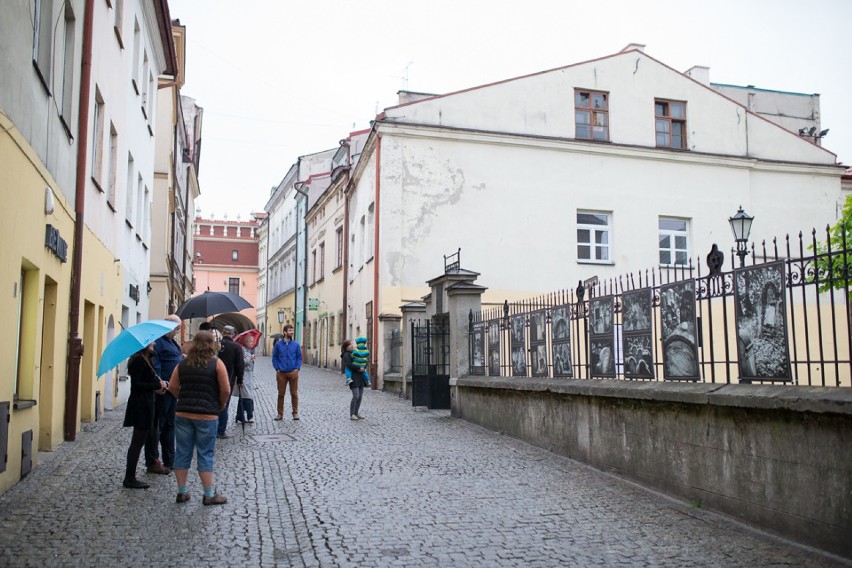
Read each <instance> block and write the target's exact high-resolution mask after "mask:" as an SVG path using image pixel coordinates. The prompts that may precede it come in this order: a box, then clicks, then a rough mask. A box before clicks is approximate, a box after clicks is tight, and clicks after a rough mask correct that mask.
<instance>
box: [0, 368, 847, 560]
mask: <svg viewBox="0 0 852 568" xmlns="http://www.w3.org/2000/svg"><path fill="white" fill-rule="evenodd" d="M256 369H257V371H256V373H257V375H256V384H257V391H258V396H257V398H256V400H255V408H256V416H255V420H256V423H255V424H253V425H248V426H247V427H246V429H245V434H244V435H243V433H242V432H241V430H240V429H239V426H238V425H236V426H235V425H233V422H231V424H230V425H229V435H230V438H228V439H225V440H219V441H218V443H217V448H216V485H217V487H218V489H219V490H220V492H221V493H223V494H224V495H226V496H227V497H228V503H227V504H226V505H224V506H219V507H204V506H202V504H201V485H200V482H199V480H198V476H197V475H196V473H195V471H194V470H193V471H192V472H190V477H189V481H190V483H189V488H190V492H191V494H192V499H191V500H190V501H189V502H188V503H185V504H176V503H175V492H176V485H175V480H174V474H172V475H168V476H162V475H152V474H144V473H142V471H143V470H142V465H143V463H142V462H143V461H144V460H141V461H140V467H139V474H140V475H139V477H140V479H143V480H145V481H146V482H149V483H151V488H150V489H148V490H144V491H140V490H129V489H124V488H123V487H122V485H121V480H122V477H123V473H124V460H125V455H126V451H127V446H128V444H129V441H130V429H123V428H121V422H122V419H123V416H124V409H123V408H121V409H119V410H117V411H112V412H106V413H105V414H104V415H103V416H102V418H101V420H100V421H99V422H97V423H95V424H87V425H84V428H83V431H82V432H81V433H80V434H79V435H78V438H77V441H76V442H74V443H66V444H64V445H63V446H62V447H60V448H59V449H58V450H57V451H56V452H53V453H42V454H40V455H39V460H40V464H39V465H38V467H37V468H35V469H34V471H33V472H32V473H31V474H30V475H29V476H28V477H27V478H25V479H24V480H23V481H22V482H20V483H19V484H18V485H16V486H15V487H13V488H12V489H11V490H9V491H8V492H7V493H6V494H5V495H3V496H2V497H0V546H2V556H0V565H5V566H160V565H162V566H165V565H169V566H214V565H218V566H225V565H228V566H240V565H241V566H590V565H599V566H678V567H682V566H726V567H727V566H749V567H752V566H836V565H843V564H842V563H841V562H840V561H838V560H836V559H834V558H832V557H828V556H823V555H821V554H820V553H818V552H816V551H812V550H809V549H805V548H801V547H798V546H794V545H792V544H789V543H787V542H786V541H782V540H779V539H775V538H772V537H769V536H766V535H763V534H761V533H758V532H755V531H752V530H750V529H748V528H746V527H744V526H742V525H740V524H738V523H735V522H732V521H730V520H728V519H727V518H724V517H720V516H717V515H715V514H712V513H710V512H708V511H705V510H702V509H700V508H693V507H690V506H689V505H688V504H683V503H679V502H676V501H673V500H670V499H667V498H665V497H662V496H660V495H657V494H654V493H651V492H648V491H646V490H644V489H641V488H639V487H637V486H635V485H633V484H630V483H627V482H624V481H623V480H621V479H619V478H617V477H614V476H612V475H608V474H605V473H601V472H598V471H595V470H593V469H591V468H589V467H586V466H584V465H582V464H580V463H577V462H574V461H572V460H569V459H566V458H562V457H559V456H556V455H553V454H551V453H548V452H546V451H544V450H540V449H537V448H534V447H532V446H529V445H527V444H524V443H522V442H518V441H516V440H513V439H509V438H506V437H505V436H501V435H500V434H499V433H495V432H489V431H486V430H483V429H481V428H478V427H476V426H473V425H471V424H468V423H465V422H463V421H459V420H454V419H452V418H450V416H449V412H448V411H425V410H414V409H413V408H412V407H411V403H410V401H406V400H403V399H400V398H398V397H397V396H395V395H391V394H385V393H381V392H376V391H367V392H366V393H365V396H364V403H363V405H362V414H363V415H364V416H365V417H366V419H365V420H361V421H351V420H349V416H348V407H349V406H348V405H349V390H348V389H347V388H346V387H345V386H344V384H343V378H342V376H341V375H339V374H337V373H333V372H329V371H324V370H317V369H313V368H304V369H303V370H302V374H301V378H300V381H299V382H300V385H299V392H300V399H301V400H300V407H301V408H300V414H301V417H302V419H301V420H300V421H298V422H294V421H292V420H291V419H290V412H289V398H288V400H287V404H286V406H285V420H284V421H283V422H275V421H273V417H274V415H275V396H276V395H275V380H274V374H273V372H272V367H271V363H270V360H269V358H262V359H259V360H258V363H257V366H256ZM235 406H236V404H235V401H233V402H232V404H231V413H232V416H233V412H234V408H235Z"/></svg>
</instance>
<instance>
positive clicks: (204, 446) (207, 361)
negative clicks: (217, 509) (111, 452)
mask: <svg viewBox="0 0 852 568" xmlns="http://www.w3.org/2000/svg"><path fill="white" fill-rule="evenodd" d="M165 319H167V320H170V321H175V322H180V319H179V318H178V317H177V316H176V315H169V316H166V318H165ZM177 333H178V328H175V330H174V331H172V332H170V333H168V334H166V335H165V336H163V337H161V338H160V339H158V340H156V341H155V342H154V343H151V344H150V345H148V346H146V347H145V348H143V349H142V350H140V351H139V352H137V353H135V354H134V355H133V356H131V357H130V360H129V361H128V363H127V370H128V373H129V374H130V397H129V399H128V401H127V409H126V412H125V417H124V426H128V427H133V435H132V436H131V442H130V447H129V448H128V450H127V466H126V470H125V476H124V486H125V487H127V488H130V489H147V488H148V487H149V485H148V484H147V483H145V482H143V481H140V480H139V479H137V477H136V468H137V466H138V462H139V456H140V452H141V451H142V448H143V447H144V448H145V464H146V468H147V471H148V472H149V473H159V474H164V475H168V474H169V473H171V472H172V471H173V470H174V472H175V478H176V480H177V484H178V493H177V497H176V501H177V502H178V503H185V502H187V501H189V499H190V494H189V491H188V489H187V476H188V473H189V467H190V465H191V463H192V455H193V452H195V453H196V459H197V467H198V475H199V477H200V478H201V484H202V486H203V489H204V496H203V498H202V502H203V504H204V505H221V504H224V503H226V502H227V498H226V497H225V496H224V495H221V494H219V493H218V492H217V491H216V488H215V485H214V480H213V464H214V454H215V449H216V438H226V437H227V434H226V429H227V426H228V407H229V406H230V399H231V396H232V394H234V396H237V397H238V398H239V401H238V404H237V421H238V422H246V423H252V422H253V421H254V401H253V396H254V395H253V382H254V378H253V370H254V359H255V355H254V346H255V336H254V335H251V334H243V335H242V336H241V338H240V342H239V343H237V342H235V341H234V333H235V329H234V328H233V326H230V325H226V326H225V327H224V328H223V330H222V332H221V333H220V332H219V331H218V330H216V329H215V328H213V327H212V325H210V324H209V323H206V322H205V323H203V324H201V326H199V331H198V333H196V334H195V336H194V337H193V338H192V340H191V341H190V342H188V343H186V344H185V345H184V346H183V347H181V345H179V344H178V342H177V341H176V340H175V336H176V335H177ZM158 446H159V447H161V448H162V459H161V458H160V454H159V451H158V450H159V448H158Z"/></svg>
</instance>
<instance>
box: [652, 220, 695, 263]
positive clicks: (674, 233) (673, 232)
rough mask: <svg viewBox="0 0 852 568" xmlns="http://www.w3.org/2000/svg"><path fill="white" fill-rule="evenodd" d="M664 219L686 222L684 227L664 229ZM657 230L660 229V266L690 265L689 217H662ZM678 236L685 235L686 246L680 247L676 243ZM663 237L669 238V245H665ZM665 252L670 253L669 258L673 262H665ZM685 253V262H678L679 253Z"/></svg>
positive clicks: (658, 243) (658, 246)
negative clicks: (663, 256)
mask: <svg viewBox="0 0 852 568" xmlns="http://www.w3.org/2000/svg"><path fill="white" fill-rule="evenodd" d="M664 221H674V222H678V223H684V225H685V228H684V229H664V228H663V227H662V224H663V222H664ZM657 230H658V235H659V237H658V239H657V248H658V251H659V260H660V266H672V267H674V266H677V267H681V266H688V265H689V219H684V218H682V217H660V218H659V219H658V221H657ZM676 237H683V238H684V240H685V246H684V247H683V248H680V247H678V246H677V245H676ZM663 238H668V239H669V241H668V242H669V246H668V247H664V246H663V242H662V241H663ZM664 252H668V253H669V255H670V256H669V258H670V259H671V262H669V263H668V264H666V263H664V262H663V258H662V255H663V253H664ZM678 252H680V253H683V262H682V263H681V262H677V253H678Z"/></svg>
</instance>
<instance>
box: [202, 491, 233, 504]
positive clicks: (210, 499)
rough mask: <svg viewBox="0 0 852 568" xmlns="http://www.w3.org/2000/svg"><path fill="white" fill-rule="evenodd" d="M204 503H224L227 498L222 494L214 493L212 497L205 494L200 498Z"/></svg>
mask: <svg viewBox="0 0 852 568" xmlns="http://www.w3.org/2000/svg"><path fill="white" fill-rule="evenodd" d="M201 502H202V503H204V504H205V505H224V504H225V503H227V502H228V498H227V497H225V496H224V495H219V494H218V493H216V494H215V495H213V497H208V496H207V495H205V496H204V498H203V499H202V500H201Z"/></svg>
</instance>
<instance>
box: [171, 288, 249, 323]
mask: <svg viewBox="0 0 852 568" xmlns="http://www.w3.org/2000/svg"><path fill="white" fill-rule="evenodd" d="M253 307H254V306H252V305H251V304H249V303H248V302H247V301H246V300H245V298H243V297H242V296H239V295H237V294H231V293H230V292H210V291H207V292H204V293H203V294H201V295H200V296H195V297H194V298H190V299H189V300H187V301H186V302H184V303H183V304H182V305H181V307H179V308H178V309H177V312H175V313H176V314H177V316H178V317H179V318H180V319H192V318H206V317H210V316H215V315H216V314H224V313H227V312H238V311H240V310H244V309H246V308H253Z"/></svg>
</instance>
